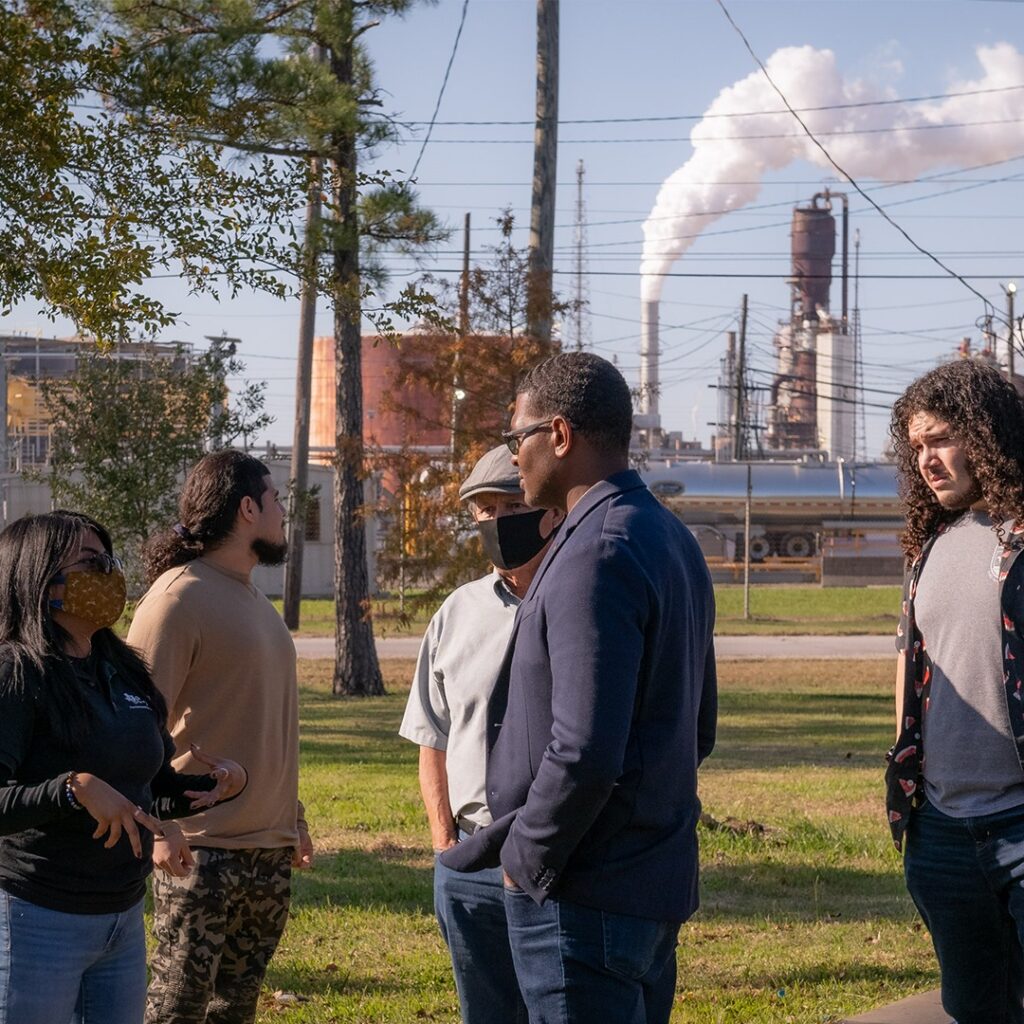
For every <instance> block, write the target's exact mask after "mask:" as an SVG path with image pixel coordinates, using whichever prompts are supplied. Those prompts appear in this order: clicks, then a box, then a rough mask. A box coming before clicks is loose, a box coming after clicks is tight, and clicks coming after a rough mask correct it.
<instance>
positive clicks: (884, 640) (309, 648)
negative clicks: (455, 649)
mask: <svg viewBox="0 0 1024 1024" xmlns="http://www.w3.org/2000/svg"><path fill="white" fill-rule="evenodd" d="M295 647H296V650H297V651H298V653H299V657H300V658H333V657H334V640H333V638H332V637H297V638H296V640H295ZM419 649H420V638H419V637H416V636H393V637H383V638H378V640H377V653H378V654H379V655H380V657H382V658H415V657H416V654H417V652H418V651H419ZM715 649H716V651H717V652H718V657H719V658H746V659H751V658H891V659H892V660H893V661H895V660H896V648H895V647H894V646H893V638H892V637H891V636H720V637H719V638H718V639H717V640H716V641H715Z"/></svg>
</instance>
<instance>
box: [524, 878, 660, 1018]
mask: <svg viewBox="0 0 1024 1024" xmlns="http://www.w3.org/2000/svg"><path fill="white" fill-rule="evenodd" d="M505 911H506V913H507V915H508V935H509V940H510V941H511V943H512V958H513V960H514V961H515V965H516V974H517V975H518V977H519V987H520V988H521V989H522V992H523V998H524V999H525V1000H526V1006H527V1009H528V1010H529V1011H530V1024H594V1022H595V1021H601V1024H667V1022H668V1018H669V1014H670V1013H671V1012H672V1001H673V997H674V996H675V988H676V942H677V939H678V936H679V922H668V921H649V920H647V919H646V918H642V917H631V916H629V915H627V914H612V913H610V912H608V911H605V910H595V909H593V908H591V907H584V906H580V905H579V904H578V903H570V902H569V901H568V900H559V899H548V900H545V902H544V904H543V906H537V904H536V903H534V901H533V900H532V899H531V898H530V897H529V896H528V895H527V894H526V893H524V892H523V891H522V890H520V889H506V890H505Z"/></svg>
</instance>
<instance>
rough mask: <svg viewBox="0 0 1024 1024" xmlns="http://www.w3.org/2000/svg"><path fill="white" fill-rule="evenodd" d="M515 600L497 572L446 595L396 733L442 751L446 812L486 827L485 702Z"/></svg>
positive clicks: (422, 648)
mask: <svg viewBox="0 0 1024 1024" xmlns="http://www.w3.org/2000/svg"><path fill="white" fill-rule="evenodd" d="M518 607H519V598H518V597H516V596H515V594H513V593H512V592H511V591H510V590H509V589H508V587H507V586H505V583H504V582H503V580H502V578H501V576H499V575H498V573H497V572H494V573H492V574H491V575H490V576H484V577H483V578H482V579H479V580H474V581H473V582H472V583H467V584H465V585H464V586H461V587H459V588H458V589H457V590H454V591H452V593H451V594H449V595H448V597H447V599H446V600H445V602H444V604H442V605H441V607H440V608H438V610H437V612H436V613H435V615H434V617H433V618H432V619H431V620H430V625H429V626H428V627H427V633H426V635H425V636H424V637H423V643H422V645H421V646H420V655H419V660H418V661H417V662H416V674H415V676H414V677H413V681H412V690H411V691H410V693H409V701H408V703H407V704H406V707H405V716H404V717H403V719H402V724H401V726H400V727H399V730H398V732H399V734H400V735H401V736H404V737H405V738H406V739H407V740H412V742H413V743H416V744H418V745H419V746H421V747H433V748H434V749H436V750H444V751H445V752H446V757H445V766H446V768H447V771H448V799H449V802H450V803H451V806H452V813H453V814H454V816H455V817H456V819H458V818H462V819H463V820H468V821H470V822H472V823H473V824H474V825H480V826H482V825H489V824H490V823H491V812H490V811H489V810H488V808H487V802H486V797H487V702H488V700H489V699H490V696H491V692H492V691H493V690H494V684H495V683H496V682H497V679H498V670H499V669H500V668H501V663H502V660H503V658H504V657H505V648H506V647H508V641H509V638H510V637H511V635H512V626H513V624H514V622H515V617H516V608H518Z"/></svg>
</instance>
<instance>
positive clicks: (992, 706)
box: [914, 511, 1024, 818]
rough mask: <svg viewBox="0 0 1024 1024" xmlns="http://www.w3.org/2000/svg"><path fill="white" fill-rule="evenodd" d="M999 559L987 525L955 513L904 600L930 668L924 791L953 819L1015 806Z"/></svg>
mask: <svg viewBox="0 0 1024 1024" xmlns="http://www.w3.org/2000/svg"><path fill="white" fill-rule="evenodd" d="M1008 529H1009V526H1008V525H1007V530H1008ZM1002 553H1003V549H1002V547H1001V545H1000V544H999V543H998V541H997V539H996V536H995V533H994V532H993V530H992V521H991V519H989V517H988V516H987V515H985V514H984V513H980V512H972V511H968V512H965V513H964V515H963V516H961V518H960V519H958V520H957V521H956V522H955V523H954V524H953V525H952V527H950V529H949V530H947V531H946V532H945V533H943V534H941V535H940V536H939V537H938V539H937V540H936V541H935V543H934V544H933V545H932V549H931V552H930V553H929V555H928V559H927V561H926V562H925V564H924V570H923V572H922V573H921V579H920V581H919V583H918V587H917V596H916V598H915V601H914V605H915V611H916V618H917V625H918V628H919V629H920V631H921V638H922V640H923V641H924V645H925V649H926V651H927V652H928V655H929V657H930V658H931V662H932V681H931V696H930V699H929V701H928V704H927V706H926V707H925V709H924V716H923V737H922V738H923V744H924V787H925V794H926V796H927V797H928V799H929V800H930V801H931V803H932V804H933V805H934V806H935V807H937V808H938V809H939V810H940V811H942V812H943V813H945V814H948V815H951V816H952V817H954V818H969V817H973V816H975V815H981V814H994V813H996V812H997V811H1004V810H1007V809H1008V808H1010V807H1016V806H1018V805H1020V804H1024V772H1022V770H1021V765H1020V760H1019V759H1018V757H1017V751H1016V747H1015V745H1014V741H1013V736H1012V734H1011V732H1010V721H1009V717H1008V715H1007V711H1006V696H1005V690H1004V688H1003V652H1002V631H1001V626H1002V613H1001V610H1000V606H999V570H1000V566H1001V562H1002Z"/></svg>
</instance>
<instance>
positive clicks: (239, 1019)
mask: <svg viewBox="0 0 1024 1024" xmlns="http://www.w3.org/2000/svg"><path fill="white" fill-rule="evenodd" d="M193 853H194V854H195V860H196V864H195V867H194V868H193V869H192V871H191V873H190V874H189V875H188V877H187V878H172V877H171V876H170V875H167V874H164V873H162V872H156V874H155V875H154V877H153V930H154V932H155V934H156V939H157V948H156V951H155V953H154V954H153V957H152V960H151V963H150V968H151V971H152V977H151V980H150V984H149V993H148V995H147V998H146V1024H251V1022H252V1021H253V1020H254V1019H255V1016H256V1004H257V1002H258V1000H259V995H260V987H261V986H262V984H263V976H264V974H265V973H266V970H267V964H268V963H269V962H270V958H271V957H272V956H273V955H274V950H275V949H276V948H277V943H278V940H279V939H280V938H281V933H282V932H283V931H284V926H285V922H286V921H287V920H288V900H289V896H290V890H291V873H292V867H291V857H292V851H291V849H290V848H286V849H279V850H216V849H211V848H208V847H198V848H196V849H194V850H193Z"/></svg>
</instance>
